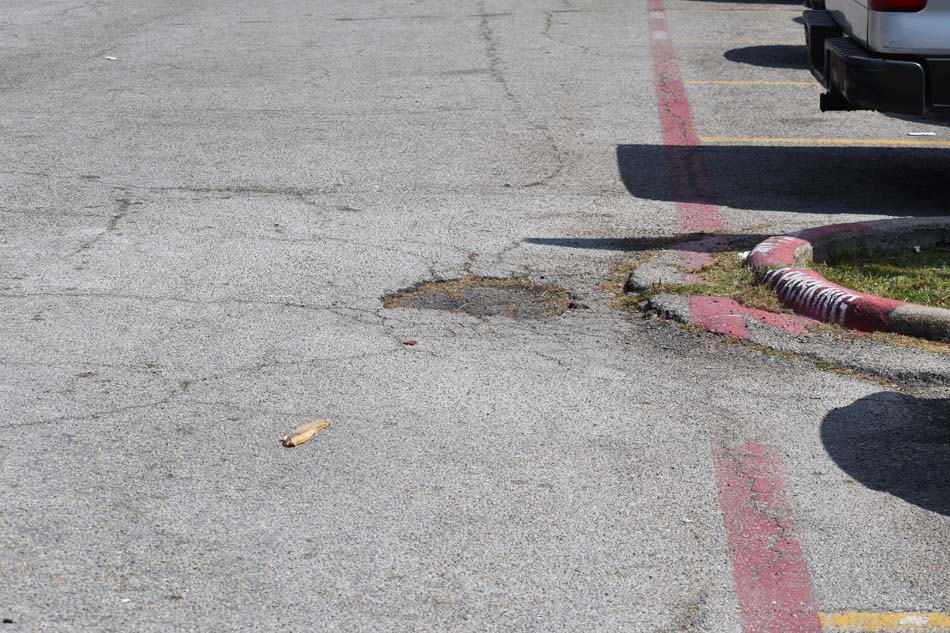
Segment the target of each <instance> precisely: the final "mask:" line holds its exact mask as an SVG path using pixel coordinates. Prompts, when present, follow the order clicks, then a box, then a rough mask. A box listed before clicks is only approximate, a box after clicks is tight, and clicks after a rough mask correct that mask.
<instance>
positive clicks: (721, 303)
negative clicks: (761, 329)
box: [689, 295, 815, 340]
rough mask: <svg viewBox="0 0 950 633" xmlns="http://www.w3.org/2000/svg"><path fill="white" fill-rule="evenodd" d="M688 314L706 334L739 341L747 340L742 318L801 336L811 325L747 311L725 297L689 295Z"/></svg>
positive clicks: (792, 317)
mask: <svg viewBox="0 0 950 633" xmlns="http://www.w3.org/2000/svg"><path fill="white" fill-rule="evenodd" d="M689 312H690V314H691V315H693V318H694V319H695V320H696V323H698V324H699V325H701V326H703V327H704V328H706V329H707V330H709V331H710V332H716V333H717V334H722V335H724V336H731V337H732V338H737V339H742V340H747V339H748V338H749V328H748V327H746V317H749V318H752V319H755V320H756V321H761V322H762V323H768V324H769V325H772V326H774V327H780V328H782V329H785V330H788V331H789V332H793V333H795V334H799V335H801V336H812V333H811V331H810V330H809V329H808V326H809V325H811V324H814V323H815V321H813V320H812V319H808V318H805V317H801V316H797V315H790V314H776V313H775V312H767V311H765V310H757V309H755V308H747V307H745V306H743V305H741V304H740V303H738V302H736V300H735V299H730V298H729V297H710V296H704V295H693V296H691V297H690V298H689Z"/></svg>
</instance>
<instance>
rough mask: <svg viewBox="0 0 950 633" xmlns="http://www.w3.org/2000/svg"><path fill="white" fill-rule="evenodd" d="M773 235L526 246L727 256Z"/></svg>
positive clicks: (546, 241) (541, 240)
mask: <svg viewBox="0 0 950 633" xmlns="http://www.w3.org/2000/svg"><path fill="white" fill-rule="evenodd" d="M768 237H771V236H769V235H754V234H751V233H736V234H733V235H728V234H723V233H715V234H713V233H684V234H682V235H671V236H669V237H529V238H526V239H525V240H524V243H525V244H538V245H541V246H558V247H561V248H584V249H590V250H598V251H625V252H636V251H655V250H657V249H661V248H673V247H676V246H682V245H687V246H689V249H688V250H690V251H694V252H701V253H724V252H727V251H734V250H736V249H737V248H752V247H754V246H755V245H756V244H758V243H759V242H761V241H762V240H764V239H766V238H768Z"/></svg>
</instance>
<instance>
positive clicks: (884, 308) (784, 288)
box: [746, 223, 950, 340]
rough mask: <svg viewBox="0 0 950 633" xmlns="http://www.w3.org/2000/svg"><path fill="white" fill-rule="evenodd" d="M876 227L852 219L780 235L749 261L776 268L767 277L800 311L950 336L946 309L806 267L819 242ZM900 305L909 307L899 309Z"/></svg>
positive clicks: (839, 321) (860, 326)
mask: <svg viewBox="0 0 950 633" xmlns="http://www.w3.org/2000/svg"><path fill="white" fill-rule="evenodd" d="M873 231H874V229H873V228H872V227H871V226H869V225H867V224H860V223H852V224H832V225H829V226H820V227H817V228H813V229H806V230H804V231H799V232H797V233H792V234H789V235H776V236H774V237H770V238H768V239H767V240H764V241H762V242H761V243H759V245H758V246H756V247H755V248H754V249H752V250H751V251H750V252H749V257H748V258H747V260H746V265H747V266H748V267H749V268H752V269H753V270H762V269H766V268H771V269H772V270H770V271H769V272H767V273H766V274H765V275H764V277H763V278H762V282H763V283H764V284H765V285H767V286H768V287H769V288H771V289H772V290H774V291H775V292H776V294H777V295H778V297H779V299H781V301H782V303H783V304H785V305H786V306H788V307H789V308H791V309H792V310H794V311H795V312H797V313H798V314H801V315H804V316H807V317H811V318H813V319H816V320H818V321H823V322H825V323H834V324H835V325H841V326H844V327H848V328H851V329H855V330H860V331H863V332H901V333H904V334H911V335H913V336H922V337H924V338H931V339H933V340H946V330H947V328H948V325H947V323H948V320H950V317H948V316H947V314H946V313H945V314H943V315H941V314H939V313H940V312H944V311H942V310H939V309H937V308H928V307H926V306H918V305H917V304H913V303H907V302H906V301H897V300H895V299H887V298H885V297H879V296H877V295H872V294H867V293H864V292H858V291H856V290H851V289H850V288H845V287H844V286H839V285H837V284H834V283H831V282H830V281H828V280H827V279H825V278H824V277H822V276H821V275H819V274H818V273H816V272H815V271H813V270H809V269H808V268H804V266H807V265H809V264H810V263H811V260H812V253H813V251H814V248H815V245H816V243H820V242H823V241H825V240H827V239H829V238H833V237H834V238H838V239H840V236H841V235H842V234H845V233H850V234H854V235H858V234H861V233H868V232H873ZM898 308H905V310H903V311H902V313H896V314H895V313H894V311H895V310H897V309H898Z"/></svg>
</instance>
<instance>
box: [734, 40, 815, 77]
mask: <svg viewBox="0 0 950 633" xmlns="http://www.w3.org/2000/svg"><path fill="white" fill-rule="evenodd" d="M722 56H723V57H725V58H726V59H728V60H729V61H731V62H736V63H739V64H750V65H752V66H763V67H765V68H786V69H795V70H808V49H807V48H805V39H804V37H803V38H802V43H801V44H800V45H794V46H793V45H791V44H768V45H761V46H744V47H742V48H733V49H731V50H728V51H726V52H725V53H723V55H722ZM809 77H811V75H809Z"/></svg>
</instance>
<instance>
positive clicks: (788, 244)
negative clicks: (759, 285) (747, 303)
mask: <svg viewBox="0 0 950 633" xmlns="http://www.w3.org/2000/svg"><path fill="white" fill-rule="evenodd" d="M870 230H871V228H870V227H869V226H868V225H866V224H858V223H850V224H830V225H828V226H819V227H817V228H814V229H805V230H804V231H798V232H797V233H791V234H790V235H776V236H774V237H770V238H769V239H767V240H765V241H764V242H761V243H760V244H759V245H758V246H756V247H755V248H753V249H752V251H751V252H750V253H749V259H748V262H747V265H748V266H749V267H750V268H753V269H758V268H775V267H778V266H802V265H804V264H808V263H810V261H811V252H812V248H813V244H812V243H813V242H815V241H818V240H823V239H826V238H829V237H831V236H833V235H840V234H842V233H867V232H868V231H870Z"/></svg>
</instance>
